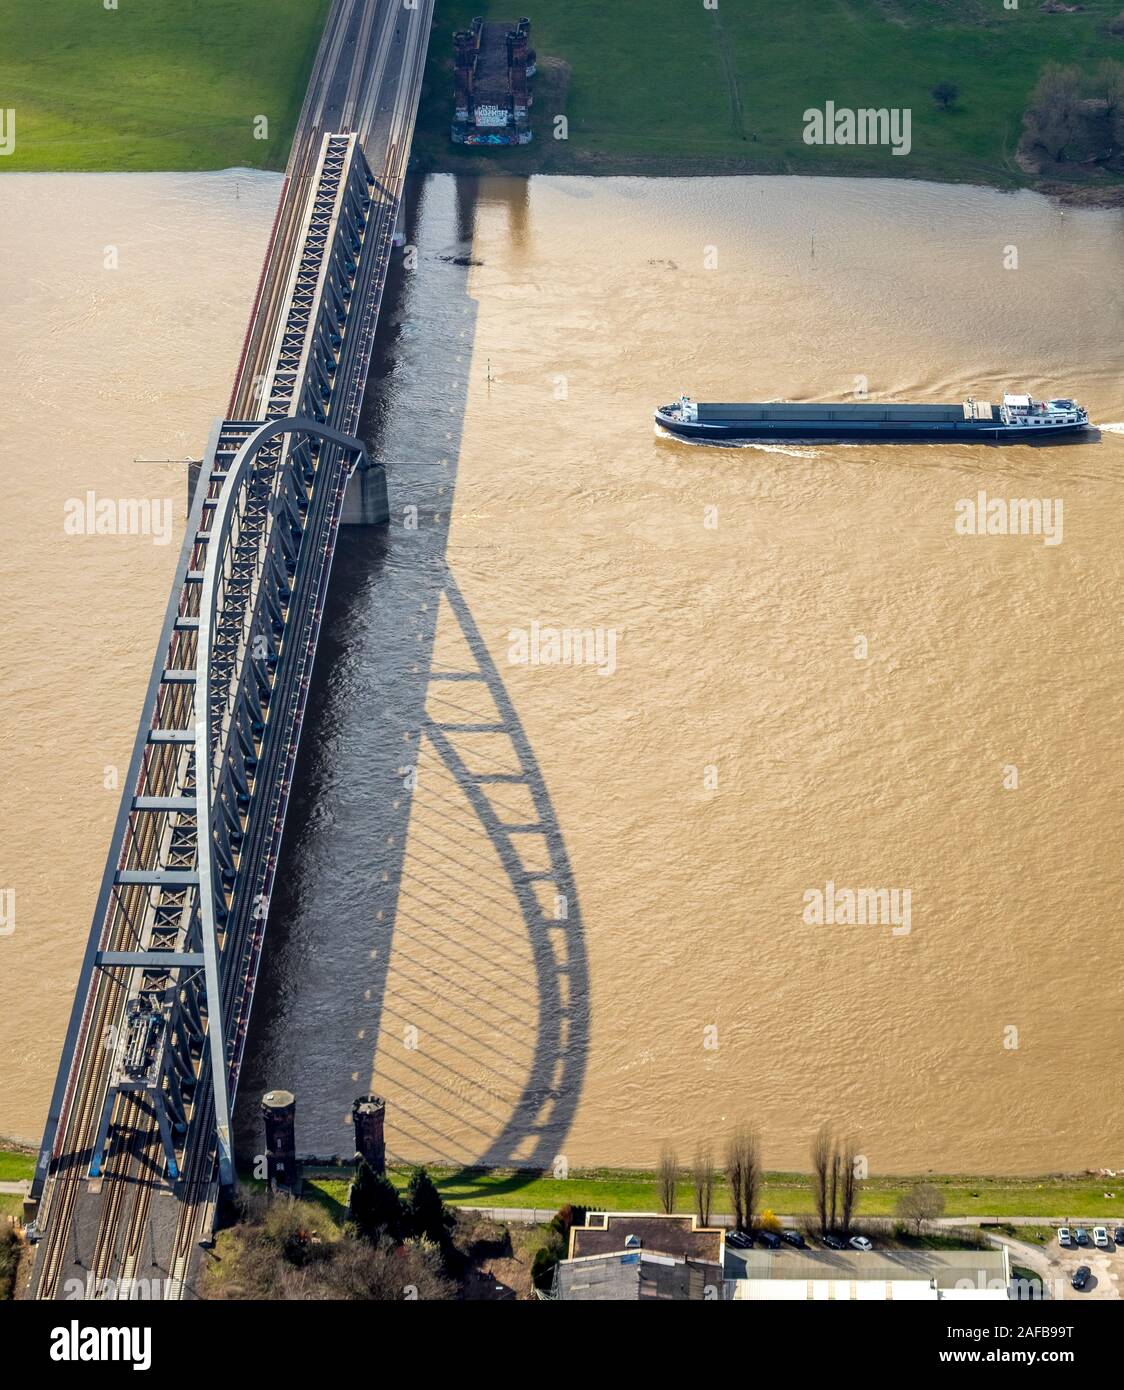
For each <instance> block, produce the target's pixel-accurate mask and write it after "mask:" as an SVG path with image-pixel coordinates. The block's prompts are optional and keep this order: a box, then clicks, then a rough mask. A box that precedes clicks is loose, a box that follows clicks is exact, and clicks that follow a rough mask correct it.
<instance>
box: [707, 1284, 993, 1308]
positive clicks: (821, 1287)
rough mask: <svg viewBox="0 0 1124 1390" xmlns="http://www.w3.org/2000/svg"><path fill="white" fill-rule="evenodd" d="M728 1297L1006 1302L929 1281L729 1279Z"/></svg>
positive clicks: (753, 1299) (983, 1292)
mask: <svg viewBox="0 0 1124 1390" xmlns="http://www.w3.org/2000/svg"><path fill="white" fill-rule="evenodd" d="M725 1297H726V1298H727V1299H728V1300H733V1301H735V1302H742V1303H744V1302H750V1303H763V1302H768V1303H775V1302H793V1301H796V1302H801V1303H802V1302H806V1301H808V1300H823V1299H828V1300H832V1301H835V1302H839V1301H845V1302H851V1301H855V1302H878V1303H881V1302H887V1301H889V1302H892V1303H924V1302H929V1303H936V1302H938V1301H940V1300H943V1299H957V1298H960V1299H989V1300H995V1299H1002V1300H1006V1298H1007V1297H1008V1294H1007V1290H1006V1289H1005V1288H1002V1289H992V1288H984V1289H972V1290H968V1289H942V1288H938V1287H937V1285H936V1282H935V1281H934V1280H925V1279H728V1280H727V1281H726V1286H725Z"/></svg>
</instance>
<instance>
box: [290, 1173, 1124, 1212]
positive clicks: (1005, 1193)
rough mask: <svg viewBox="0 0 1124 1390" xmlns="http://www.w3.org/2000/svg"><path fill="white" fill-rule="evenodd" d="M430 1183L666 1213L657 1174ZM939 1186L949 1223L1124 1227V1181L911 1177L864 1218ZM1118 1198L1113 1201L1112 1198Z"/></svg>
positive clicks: (449, 1193) (334, 1182)
mask: <svg viewBox="0 0 1124 1390" xmlns="http://www.w3.org/2000/svg"><path fill="white" fill-rule="evenodd" d="M409 1171H410V1170H409V1169H408V1168H394V1169H391V1170H390V1177H391V1180H392V1181H393V1182H394V1184H395V1186H396V1187H399V1188H404V1187H405V1185H406V1182H407V1181H408V1178H409ZM429 1173H430V1176H431V1177H432V1178H433V1180H434V1182H435V1183H436V1184H437V1188H438V1190H439V1191H440V1193H441V1196H442V1197H443V1198H444V1200H445V1202H446V1203H447V1204H449V1205H450V1206H482V1207H537V1208H539V1209H540V1210H550V1211H555V1210H557V1209H558V1208H560V1207H563V1206H566V1205H571V1206H585V1207H593V1208H595V1209H597V1210H599V1211H658V1210H659V1209H660V1204H659V1197H658V1193H657V1189H656V1176H655V1174H654V1173H649V1172H640V1171H622V1170H618V1169H592V1170H585V1171H581V1170H577V1171H575V1172H573V1173H572V1174H571V1176H570V1177H569V1178H566V1179H558V1178H553V1177H548V1176H539V1175H537V1174H534V1173H521V1172H516V1171H512V1170H489V1171H484V1170H466V1169H460V1170H454V1169H450V1168H433V1167H431V1168H429ZM305 1176H306V1191H308V1192H309V1194H310V1195H314V1194H318V1195H319V1199H320V1200H322V1201H323V1202H324V1203H325V1204H326V1205H328V1206H329V1208H330V1209H331V1210H333V1211H334V1212H339V1211H341V1210H342V1208H343V1204H344V1203H345V1202H346V1196H347V1185H348V1180H347V1178H346V1177H336V1176H335V1174H333V1173H332V1172H331V1170H328V1169H319V1170H317V1169H309V1170H307V1172H306V1175H305ZM922 1180H923V1181H925V1182H927V1183H933V1184H935V1185H936V1186H937V1187H939V1188H940V1190H941V1192H942V1193H943V1195H944V1199H945V1210H944V1215H945V1216H965V1217H976V1218H978V1217H983V1216H997V1217H1011V1216H1021V1217H1028V1216H1029V1217H1035V1216H1037V1217H1059V1216H1064V1217H1067V1218H1070V1219H1077V1218H1081V1219H1083V1220H1088V1221H1092V1220H1093V1219H1094V1218H1099V1219H1100V1220H1102V1221H1104V1222H1110V1221H1118V1220H1124V1181H1122V1182H1120V1184H1119V1188H1118V1189H1117V1187H1116V1181H1117V1180H1116V1179H1112V1178H1109V1179H1105V1178H1097V1177H1087V1176H1074V1177H1065V1176H1050V1177H1041V1178H970V1177H969V1178H966V1177H956V1176H948V1177H940V1176H938V1177H933V1176H930V1175H926V1176H925V1177H924V1179H921V1178H909V1177H881V1178H869V1179H867V1180H866V1181H865V1182H864V1183H863V1184H862V1195H861V1200H860V1205H859V1214H860V1215H861V1216H894V1215H895V1214H896V1207H897V1203H898V1200H899V1199H900V1198H901V1196H902V1195H903V1194H904V1193H905V1192H906V1191H907V1190H908V1189H909V1188H910V1187H911V1186H913V1185H914V1184H915V1183H917V1182H919V1181H922ZM1106 1194H1111V1195H1106ZM759 1205H760V1209H761V1210H762V1211H767V1210H771V1211H774V1212H776V1213H777V1214H778V1215H783V1216H811V1215H812V1214H813V1213H814V1212H815V1199H814V1196H813V1193H812V1183H811V1178H810V1177H809V1176H808V1175H806V1174H802V1173H770V1174H768V1176H767V1177H766V1180H765V1186H764V1189H763V1192H762V1195H761V1198H760V1203H759ZM693 1208H694V1195H693V1190H692V1187H691V1184H690V1182H688V1181H684V1182H680V1183H679V1185H678V1188H677V1196H676V1210H677V1211H684V1212H689V1211H692V1210H693ZM714 1210H715V1211H716V1212H722V1213H729V1212H730V1211H731V1210H732V1207H731V1203H730V1200H729V1192H728V1190H727V1188H726V1184H725V1182H724V1181H723V1180H722V1179H720V1180H719V1182H718V1186H717V1188H716V1191H715V1201H714Z"/></svg>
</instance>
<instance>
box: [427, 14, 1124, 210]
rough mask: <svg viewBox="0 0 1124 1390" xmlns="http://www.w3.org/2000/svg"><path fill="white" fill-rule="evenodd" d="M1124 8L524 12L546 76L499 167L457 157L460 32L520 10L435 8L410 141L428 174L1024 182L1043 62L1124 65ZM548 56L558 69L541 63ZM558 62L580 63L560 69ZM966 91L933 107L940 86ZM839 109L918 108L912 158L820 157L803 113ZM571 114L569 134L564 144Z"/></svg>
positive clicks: (862, 152)
mask: <svg viewBox="0 0 1124 1390" xmlns="http://www.w3.org/2000/svg"><path fill="white" fill-rule="evenodd" d="M1121 3H1122V0H1088V2H1087V3H1086V4H1085V6H1084V9H1083V11H1082V12H1081V13H1079V14H1073V15H1050V14H1043V13H1041V11H1040V9H1039V6H1038V4H1037V2H1036V0H1023V3H1022V4H1021V5H1020V7H1019V8H1018V10H1005V9H1004V8H1003V6H1002V4H1001V0H800V3H799V4H788V5H772V6H765V5H762V4H760V3H755V2H754V0H721V3H720V5H719V8H718V9H717V10H709V9H704V7H703V5H702V3H701V0H694V3H687V0H642V3H641V0H617V3H614V4H609V5H607V4H604V3H603V0H564V3H563V0H545V3H541V4H539V5H537V6H535V5H530V6H527V7H525V11H524V12H526V13H527V14H529V15H530V18H531V26H532V31H531V32H532V41H533V44H534V47H535V48H536V50H537V52H538V55H539V59H540V63H543V65H544V66H543V73H542V75H541V76H540V77H539V78H537V79H536V83H537V86H536V89H535V90H536V97H535V109H534V119H535V143H534V144H533V145H532V146H531V147H530V148H529V149H528V150H525V151H524V150H503V151H498V152H495V153H493V154H492V155H490V156H487V157H481V156H480V155H478V154H474V153H473V152H472V151H465V150H461V149H458V148H456V147H454V146H452V145H451V144H450V143H449V140H448V124H449V119H450V109H451V93H452V78H451V71H452V59H451V41H450V38H449V34H450V31H451V30H452V29H453V28H455V27H457V26H459V25H463V24H465V23H466V22H467V21H468V20H469V18H470V17H471V16H472V15H473V14H476V13H481V12H484V13H485V14H487V15H491V16H494V17H496V18H505V17H507V16H509V15H510V14H512V13H514V12H513V11H511V9H510V7H509V6H507V5H506V4H503V3H496V0H485V2H484V3H481V0H439V3H438V27H437V29H436V30H435V32H434V35H433V42H432V47H431V52H430V62H429V70H428V74H427V89H428V90H427V95H426V102H425V108H424V110H423V113H422V122H421V127H420V130H419V139H418V142H417V145H416V146H415V148H416V150H417V152H418V153H419V155H420V156H422V157H423V158H424V160H425V162H426V164H427V166H428V167H431V168H442V169H459V168H472V167H479V168H482V169H483V168H487V169H488V170H489V171H492V170H498V169H505V168H506V169H509V170H511V171H519V172H529V171H532V170H535V169H538V170H542V171H548V172H568V173H572V172H586V173H622V172H625V173H627V172H642V173H655V172H660V171H662V172H667V173H675V174H684V173H690V172H695V173H706V172H708V171H725V172H735V171H742V172H757V173H827V174H838V175H843V174H886V175H894V176H904V177H912V178H922V177H924V178H938V179H953V180H960V181H974V182H986V183H993V184H999V185H1014V184H1023V183H1026V182H1028V181H1029V180H1028V178H1027V175H1026V174H1024V173H1023V172H1022V171H1021V170H1020V169H1019V167H1018V165H1017V164H1016V163H1015V160H1014V156H1015V150H1016V146H1017V143H1018V139H1019V134H1020V130H1021V119H1022V112H1023V108H1024V106H1025V104H1026V98H1027V95H1028V94H1029V92H1030V90H1031V89H1032V88H1033V86H1034V84H1035V82H1036V80H1037V76H1038V73H1039V71H1040V69H1041V67H1042V65H1043V64H1044V63H1045V62H1047V61H1048V60H1054V61H1060V62H1071V61H1072V62H1076V63H1078V64H1080V65H1082V66H1086V67H1090V68H1092V67H1095V66H1096V64H1097V63H1098V62H1099V61H1100V60H1101V59H1103V58H1104V57H1107V56H1115V57H1117V58H1119V59H1120V60H1121V61H1122V62H1124V40H1119V39H1114V38H1112V37H1110V36H1109V34H1108V23H1109V21H1110V20H1111V19H1112V18H1113V17H1114V16H1115V15H1116V14H1118V13H1119V12H1120V9H1121ZM544 60H545V62H544ZM552 60H561V61H562V62H563V63H564V64H566V65H567V66H568V69H569V71H568V75H566V74H565V73H560V72H559V71H558V70H557V69H555V68H554V66H553V65H552ZM943 80H947V81H950V82H954V83H955V84H956V85H957V86H958V87H959V89H960V98H959V101H958V103H957V105H956V106H955V108H954V109H953V110H951V111H949V112H947V113H943V112H940V111H938V110H937V108H936V105H935V104H934V102H933V100H932V98H931V96H930V92H931V89H932V88H933V87H934V86H935V85H936V84H937V83H938V82H940V81H943ZM829 99H830V100H833V101H834V102H835V103H836V106H837V107H839V106H850V107H853V108H859V107H883V106H885V107H899V108H908V109H910V110H911V112H912V151H911V153H910V154H908V155H904V156H896V155H893V154H891V153H890V151H889V150H887V149H883V148H871V147H859V146H855V147H848V148H842V147H834V148H829V147H816V146H809V145H806V144H804V142H803V130H804V121H803V112H804V111H805V110H806V109H807V108H810V107H815V108H820V109H822V108H823V106H824V103H825V102H826V101H827V100H829ZM559 112H564V113H565V115H566V116H567V118H568V121H569V138H568V140H566V141H560V140H555V139H554V138H553V135H552V131H553V116H554V115H555V114H557V113H559Z"/></svg>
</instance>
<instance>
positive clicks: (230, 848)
mask: <svg viewBox="0 0 1124 1390" xmlns="http://www.w3.org/2000/svg"><path fill="white" fill-rule="evenodd" d="M294 437H299V438H301V439H302V440H303V441H304V444H305V446H306V448H307V446H308V445H309V443H310V441H315V442H316V443H317V444H318V445H319V446H320V456H319V458H318V459H317V460H316V461H315V463H314V461H313V459H312V457H311V452H310V451H309V452H308V454H307V462H308V464H309V465H310V466H311V467H313V470H314V476H315V471H316V469H318V468H319V467H320V466H321V465H322V464H323V463H324V461H325V460H324V451H325V450H334V451H336V452H337V453H338V455H339V459H340V462H341V464H342V465H343V466H345V467H346V468H347V471H348V472H349V473H350V472H351V471H352V470H354V468H356V467H357V466H365V465H366V461H367V451H366V448H365V447H364V445H363V443H362V441H361V440H358V439H356V438H354V437H353V436H351V435H346V434H343V433H341V432H340V431H338V430H333V429H330V428H328V427H326V426H324V425H322V424H320V423H319V422H318V421H315V420H312V419H309V418H302V417H299V416H294V417H288V418H285V419H281V420H272V421H267V422H266V423H265V424H263V425H261V426H260V427H259V428H258V429H257V430H256V431H255V432H254V433H253V434H252V435H251V436H250V437H249V438H248V439H247V440H246V442H245V443H244V444H243V445H242V447H241V449H240V450H239V451H238V455H237V457H236V458H235V460H234V462H233V463H232V465H231V467H230V470H229V472H228V473H227V475H226V479H225V481H224V483H223V488H222V493H221V494H220V496H219V499H218V502H217V505H216V507H215V510H214V517H213V523H212V540H211V544H210V545H209V546H208V548H207V562H206V567H205V569H204V573H203V586H202V592H201V596H200V602H199V629H198V647H197V655H196V660H197V663H198V665H197V670H198V673H199V679H198V680H197V681H196V684H195V767H196V822H197V824H198V826H199V827H200V834H199V839H198V873H199V899H198V908H199V927H200V932H201V936H202V949H203V961H204V967H203V974H204V988H205V991H206V995H207V1000H208V1024H207V1045H208V1048H209V1053H210V1063H211V1065H210V1083H211V1090H212V1098H213V1102H214V1110H215V1136H216V1141H217V1146H218V1161H219V1178H220V1181H221V1182H222V1183H223V1184H224V1185H229V1184H230V1183H231V1182H233V1179H234V1156H233V1144H232V1132H231V1094H230V1092H231V1088H230V1075H229V1072H230V1064H231V1061H232V1054H231V1049H230V1045H229V1040H228V1039H227V1036H226V1028H225V1020H224V1017H223V1007H222V998H223V994H222V972H221V970H220V962H221V959H222V947H221V943H220V941H219V935H220V931H221V929H222V927H223V925H224V924H225V923H226V921H227V920H228V917H229V913H230V910H231V908H232V906H233V904H234V895H235V892H236V891H237V890H238V888H239V887H240V886H242V885H241V884H240V883H239V867H240V866H239V864H238V863H237V862H236V853H237V847H236V846H234V845H232V843H231V835H230V829H231V819H232V811H234V814H235V815H236V816H237V819H238V821H239V823H240V820H241V815H240V813H239V812H238V811H236V810H235V809H234V808H232V807H231V805H230V803H229V801H228V799H227V798H228V795H229V788H230V786H231V785H233V787H234V788H235V789H236V791H237V795H238V798H239V799H241V798H243V797H244V798H245V799H246V801H247V804H248V803H249V801H250V800H251V799H252V796H253V792H252V790H251V783H252V781H253V778H254V774H255V772H256V770H257V752H258V748H257V744H256V740H255V738H254V736H253V728H252V726H253V724H254V722H255V710H257V709H259V708H260V704H259V702H260V696H261V690H260V688H259V679H260V674H259V673H258V672H256V671H255V669H254V668H255V665H257V664H258V660H257V659H256V658H255V647H254V638H255V637H256V636H259V635H262V624H263V619H266V620H267V619H268V612H269V608H268V605H267V604H266V602H265V592H264V591H265V589H268V588H269V587H272V586H276V585H277V583H278V566H277V564H276V563H274V562H273V560H272V557H273V555H275V554H276V553H277V551H276V549H275V547H279V548H280V549H281V550H282V551H283V553H284V554H285V556H286V562H285V564H283V565H282V566H281V569H282V570H284V569H286V568H287V563H288V560H289V559H290V558H291V559H292V560H294V561H295V560H296V559H297V558H298V557H299V551H300V544H299V539H295V538H294V537H293V536H292V535H291V530H292V529H293V528H294V527H296V525H297V523H296V521H295V519H294V517H293V513H292V510H291V503H292V501H293V499H294V496H295V492H296V490H297V489H298V488H299V490H300V491H301V492H302V493H303V492H305V488H306V484H305V483H304V481H303V469H304V466H305V462H306V457H304V456H302V452H301V450H300V449H287V450H285V449H283V450H282V459H283V463H282V468H281V471H280V474H279V477H278V480H277V487H276V490H275V505H274V508H273V523H274V524H273V525H272V526H270V527H269V528H268V534H267V535H266V536H265V537H264V539H263V545H264V547H265V552H264V554H262V555H261V559H260V565H259V569H258V575H257V580H258V591H257V601H256V603H254V604H253V613H252V614H251V615H250V617H249V620H248V622H245V623H244V640H243V641H242V643H241V648H240V658H239V660H237V661H236V663H235V669H234V671H232V672H227V671H226V670H225V668H224V671H223V680H224V681H225V682H226V683H225V684H224V685H223V687H222V690H221V692H220V691H216V690H214V689H213V688H212V676H213V674H214V672H213V669H212V662H211V654H212V650H213V645H214V642H215V639H216V636H217V635H218V634H219V633H220V632H221V631H222V630H223V624H222V621H221V611H222V607H223V604H224V600H225V597H226V595H227V588H226V584H225V579H226V576H227V574H228V569H227V546H228V544H229V541H230V536H231V525H232V523H233V522H234V521H235V519H236V516H237V512H238V506H239V499H240V497H241V496H242V494H243V492H244V490H245V488H246V485H247V481H248V480H249V479H250V478H251V476H252V470H253V466H254V462H255V460H256V458H257V456H258V455H259V453H260V452H261V451H262V450H263V449H264V448H266V447H267V446H268V445H269V444H271V443H272V442H273V441H274V440H277V439H282V438H284V439H289V440H291V439H293V438H294ZM285 464H289V465H291V466H289V467H286V466H285ZM298 467H299V468H300V469H301V470H302V479H301V481H300V482H299V483H298V482H297V481H296V478H295V474H296V471H297V469H298ZM305 500H306V506H307V494H305ZM298 514H299V512H298ZM285 587H286V588H287V587H288V586H287V584H286V586H285ZM250 692H252V694H251V693H250ZM220 694H221V699H220V698H219V697H220ZM248 726H249V727H248ZM264 732H265V731H263V734H264ZM251 750H252V751H251ZM251 763H252V766H251Z"/></svg>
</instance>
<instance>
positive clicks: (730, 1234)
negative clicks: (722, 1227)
mask: <svg viewBox="0 0 1124 1390" xmlns="http://www.w3.org/2000/svg"><path fill="white" fill-rule="evenodd" d="M726 1244H727V1245H732V1246H733V1247H734V1249H735V1250H750V1249H752V1248H753V1237H752V1236H747V1235H746V1233H745V1232H744V1231H727V1232H726Z"/></svg>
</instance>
